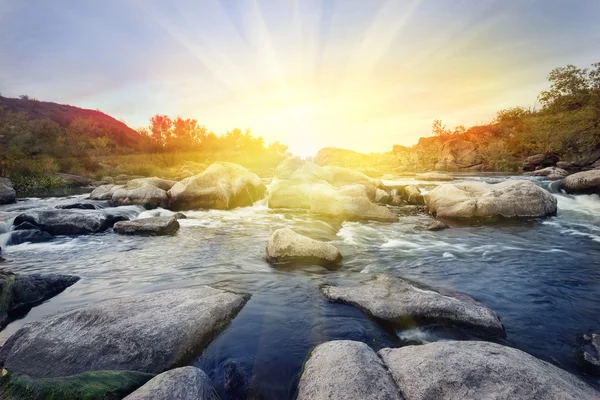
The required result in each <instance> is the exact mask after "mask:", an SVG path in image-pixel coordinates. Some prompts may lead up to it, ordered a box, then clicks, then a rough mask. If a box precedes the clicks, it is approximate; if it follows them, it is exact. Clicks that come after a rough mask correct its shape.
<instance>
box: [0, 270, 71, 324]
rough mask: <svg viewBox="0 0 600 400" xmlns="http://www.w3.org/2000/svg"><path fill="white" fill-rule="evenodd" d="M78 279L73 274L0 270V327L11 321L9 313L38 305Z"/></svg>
mask: <svg viewBox="0 0 600 400" xmlns="http://www.w3.org/2000/svg"><path fill="white" fill-rule="evenodd" d="M78 280H79V278H78V277H76V276H71V275H57V274H30V275H16V274H13V273H12V272H8V271H4V270H0V329H3V328H4V327H5V326H6V325H7V324H8V322H9V321H10V318H9V313H11V312H15V311H19V310H27V309H29V308H31V307H33V306H36V305H38V304H39V303H41V302H43V301H44V300H48V299H49V298H51V297H54V296H56V295H57V294H59V293H60V292H62V291H63V290H65V289H66V288H68V287H69V286H71V285H73V284H74V283H75V282H77V281H78Z"/></svg>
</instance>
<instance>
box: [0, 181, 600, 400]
mask: <svg viewBox="0 0 600 400" xmlns="http://www.w3.org/2000/svg"><path fill="white" fill-rule="evenodd" d="M476 179H485V180H487V181H490V180H494V181H499V180H503V179H507V178H506V177H497V176H494V177H489V176H487V177H485V178H481V177H478V178H476ZM509 179H512V178H509ZM536 182H540V184H542V185H544V186H546V187H548V186H547V183H545V182H541V181H536ZM549 189H550V190H553V189H554V188H553V187H549ZM554 191H556V190H554ZM555 196H557V197H558V207H559V211H558V215H557V216H556V217H552V218H549V219H546V220H543V221H541V220H538V221H535V220H534V221H523V222H518V223H507V222H503V223H497V224H493V225H468V224H457V223H455V222H454V223H453V222H452V221H450V222H449V224H450V226H451V229H448V230H444V231H440V232H428V231H423V230H417V229H415V227H418V226H423V225H426V224H427V223H428V222H429V221H430V219H429V217H427V216H425V215H412V216H411V215H408V216H403V217H401V219H400V222H398V223H393V224H390V223H377V222H367V223H358V222H345V223H341V222H339V221H336V220H331V219H327V218H316V217H314V216H311V215H309V214H308V213H305V212H292V211H285V210H283V211H281V210H279V211H272V210H269V209H268V208H267V207H266V205H265V202H262V203H261V204H257V205H255V206H253V207H248V208H241V209H236V210H233V211H218V210H211V211H190V212H187V213H186V214H187V216H188V219H185V220H180V224H181V230H180V231H179V232H178V234H177V235H176V236H173V237H156V238H151V237H145V238H141V237H123V236H117V235H115V234H113V233H112V232H106V233H103V234H98V235H90V236H80V237H76V238H70V237H62V238H57V239H55V240H54V241H53V242H50V243H40V244H23V245H18V246H9V247H6V248H5V247H4V246H3V252H4V253H3V254H4V258H6V260H7V261H6V262H5V263H4V264H3V265H2V266H3V267H7V268H10V269H12V270H14V271H15V272H27V273H31V272H56V273H67V274H74V275H78V276H80V277H81V278H82V279H81V280H80V281H79V282H78V283H77V284H75V285H74V286H72V287H70V288H68V289H67V290H66V291H65V292H64V293H62V294H61V295H59V296H57V297H55V298H53V299H51V300H50V301H48V302H46V303H44V304H42V305H40V306H39V307H36V308H34V309H33V310H31V312H30V313H29V314H28V315H27V316H26V317H25V318H24V319H22V320H19V321H15V322H13V323H12V324H10V325H9V326H8V327H7V328H6V329H5V330H4V331H3V332H0V341H3V340H5V339H6V338H7V337H8V336H9V335H10V334H12V333H14V332H15V331H16V330H17V329H18V328H19V327H20V326H22V325H23V324H24V323H26V322H29V321H33V320H36V319H39V318H43V317H44V316H46V315H48V314H50V313H54V312H57V311H63V310H66V309H69V308H73V307H77V306H81V305H84V304H86V303H90V302H93V301H97V300H100V299H106V298H112V297H118V296H125V295H128V294H134V293H148V292H154V291H158V290H162V289H167V288H180V287H193V286H197V285H204V284H209V285H213V286H215V287H219V288H225V289H229V290H235V291H244V292H249V293H252V295H253V297H252V299H251V300H250V301H249V303H248V304H247V305H246V307H245V308H244V309H243V310H242V311H241V313H240V314H239V316H238V317H237V318H236V319H235V320H234V321H233V323H232V324H231V326H230V327H229V328H228V329H227V330H226V331H225V332H224V333H223V334H221V335H220V336H219V337H218V338H217V339H216V340H215V341H214V342H213V343H212V344H211V345H209V347H208V348H207V349H206V350H205V352H204V353H203V354H202V355H199V357H198V359H197V361H196V363H195V364H196V365H198V366H199V367H201V368H203V369H204V370H205V371H206V372H207V373H208V374H209V376H210V377H211V379H212V380H213V382H215V384H216V386H217V389H218V391H219V394H220V395H221V396H222V398H223V399H227V398H229V399H233V398H244V397H248V398H265V399H281V398H292V397H293V395H294V391H295V388H296V382H297V377H298V375H299V373H300V372H301V368H302V363H303V361H304V359H305V357H306V355H307V354H308V352H309V350H310V349H311V348H312V347H313V346H314V345H316V344H318V343H321V342H323V341H326V340H331V339H340V338H345V339H355V340H361V341H364V342H366V343H368V344H369V345H371V346H373V347H374V348H380V347H385V346H399V345H402V344H403V343H416V342H431V341H435V340H440V339H444V338H447V337H459V336H460V333H458V332H454V333H453V332H447V331H444V332H442V331H440V330H436V329H434V328H421V329H409V330H406V331H401V332H393V331H392V330H390V329H387V328H385V327H382V326H381V325H380V324H378V323H376V322H375V321H373V320H371V319H370V318H367V317H366V316H365V315H364V314H363V313H361V312H360V311H358V310H357V309H355V308H353V307H350V306H346V305H340V304H329V303H327V302H326V301H325V300H324V299H323V298H322V296H321V295H320V294H319V292H318V286H319V285H320V284H322V283H323V282H325V281H333V282H349V281H357V280H361V279H365V278H366V277H368V276H369V274H370V273H377V272H388V273H390V274H393V275H396V276H401V277H405V278H408V279H411V280H415V281H418V282H422V283H424V284H429V285H432V286H435V287H440V288H445V289H449V290H454V291H458V292H461V293H465V294H468V295H471V296H473V297H475V298H476V299H478V300H480V301H483V302H485V303H487V304H488V305H489V306H491V307H492V308H493V309H494V310H496V311H497V312H498V314H499V315H500V316H501V318H502V321H503V322H504V324H505V326H506V331H507V340H506V342H507V343H508V344H509V345H512V346H515V347H518V348H520V349H523V350H525V351H527V352H529V353H531V354H533V355H535V356H537V357H540V358H543V359H545V360H548V361H550V362H553V363H555V364H558V365H560V366H561V367H563V368H566V369H568V370H571V371H575V366H574V351H575V348H576V336H577V334H579V333H582V332H588V331H598V330H600V325H599V324H600V322H599V321H600V198H598V196H576V197H572V196H565V195H561V194H558V193H555ZM81 198H82V196H75V197H73V198H71V199H64V198H60V199H59V198H45V199H29V200H26V201H22V202H20V203H18V204H17V205H11V206H3V207H1V208H0V245H2V244H1V241H2V234H1V232H3V231H4V230H6V229H7V228H8V227H9V226H10V223H11V220H12V218H14V217H15V216H16V215H18V214H19V213H20V212H22V211H23V210H26V209H29V208H36V209H37V208H52V207H54V205H56V204H58V203H59V202H62V203H64V202H67V201H74V200H79V199H81ZM120 210H121V211H120V212H126V213H129V214H128V215H131V216H136V215H138V214H140V213H141V212H142V211H143V210H142V209H141V208H139V207H127V208H120ZM164 212H165V213H168V211H166V210H165V211H164ZM153 214H154V212H153V213H144V214H142V215H141V216H142V217H143V216H150V215H153ZM281 227H290V228H293V229H294V230H296V231H298V232H299V233H303V234H306V235H309V236H311V237H313V238H316V239H320V240H326V241H330V242H331V243H332V244H334V245H335V246H337V247H338V248H339V249H340V250H341V252H342V254H343V256H344V260H343V261H342V266H341V268H340V269H339V270H336V271H329V270H327V269H324V268H321V267H319V266H289V265H288V266H285V267H278V268H273V267H271V266H270V265H269V264H267V263H266V262H265V260H264V257H265V246H266V243H267V240H268V237H269V235H270V233H271V232H272V231H273V230H275V229H277V228H281Z"/></svg>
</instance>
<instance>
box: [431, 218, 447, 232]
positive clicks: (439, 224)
mask: <svg viewBox="0 0 600 400" xmlns="http://www.w3.org/2000/svg"><path fill="white" fill-rule="evenodd" d="M448 228H450V227H449V226H448V225H447V224H446V223H445V222H444V221H439V220H436V221H433V222H432V223H430V224H429V225H427V227H426V228H425V229H426V230H428V231H441V230H444V229H448Z"/></svg>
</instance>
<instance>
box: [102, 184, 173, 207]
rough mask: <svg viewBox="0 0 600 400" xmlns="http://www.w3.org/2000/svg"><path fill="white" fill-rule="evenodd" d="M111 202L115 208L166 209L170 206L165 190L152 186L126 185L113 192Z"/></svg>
mask: <svg viewBox="0 0 600 400" xmlns="http://www.w3.org/2000/svg"><path fill="white" fill-rule="evenodd" d="M111 202H112V204H114V205H115V206H130V205H137V206H142V207H145V208H147V209H152V208H157V207H163V208H165V207H168V206H169V196H168V195H167V192H166V191H165V190H163V189H160V188H158V187H156V186H154V185H151V184H144V185H142V186H139V187H132V186H129V185H126V186H124V187H122V188H119V189H117V190H115V191H114V192H113V194H112V197H111Z"/></svg>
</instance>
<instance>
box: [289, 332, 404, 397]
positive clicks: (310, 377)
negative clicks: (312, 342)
mask: <svg viewBox="0 0 600 400" xmlns="http://www.w3.org/2000/svg"><path fill="white" fill-rule="evenodd" d="M297 399H298V400H321V399H323V400H325V399H344V400H364V399H372V400H376V399H382V400H384V399H385V400H402V399H403V397H402V395H401V394H400V392H399V391H398V388H397V387H396V384H395V383H394V380H393V378H392V377H391V376H390V374H389V373H388V372H387V370H386V368H385V366H384V365H383V362H382V361H381V360H380V359H379V358H378V357H377V355H376V354H375V352H373V350H371V348H369V346H367V345H366V344H364V343H361V342H354V341H349V340H336V341H331V342H327V343H323V344H320V345H318V346H317V347H315V348H314V349H313V350H312V352H311V353H310V356H309V358H308V360H307V361H306V363H305V365H304V370H303V372H302V376H301V377H300V383H299V384H298V397H297Z"/></svg>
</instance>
